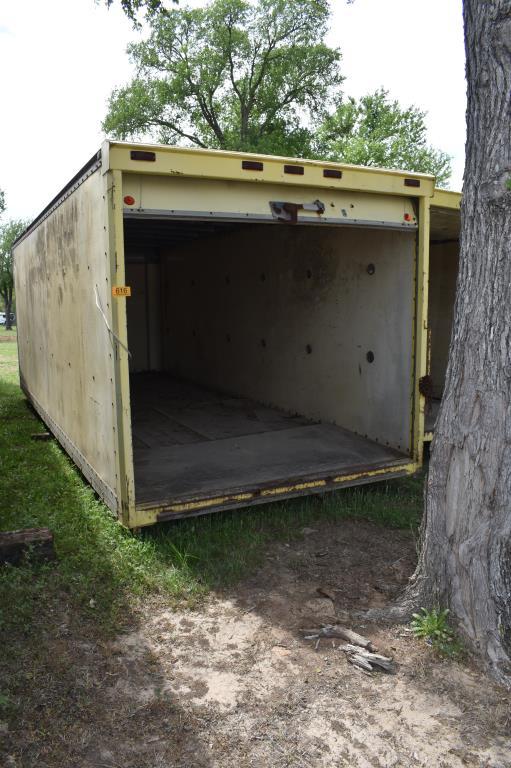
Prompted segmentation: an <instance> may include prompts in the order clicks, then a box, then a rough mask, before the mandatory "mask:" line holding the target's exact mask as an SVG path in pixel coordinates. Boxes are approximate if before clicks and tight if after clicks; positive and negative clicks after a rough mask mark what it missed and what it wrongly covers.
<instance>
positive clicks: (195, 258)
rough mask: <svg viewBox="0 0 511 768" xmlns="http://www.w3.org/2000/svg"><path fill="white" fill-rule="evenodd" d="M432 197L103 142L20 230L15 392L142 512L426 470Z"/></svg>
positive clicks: (416, 188)
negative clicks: (423, 384)
mask: <svg viewBox="0 0 511 768" xmlns="http://www.w3.org/2000/svg"><path fill="white" fill-rule="evenodd" d="M433 192H434V180H433V178H432V177H429V176H425V175H420V174H408V173H404V172H398V171H388V170H378V169H369V168H358V167H354V166H344V165H338V164H334V163H322V162H317V161H309V160H299V159H288V158H279V157H265V156H256V155H246V154H242V153H234V152H218V151H209V150H198V149H183V148H178V147H169V146H154V145H141V144H127V143H117V142H106V143H105V144H104V145H103V147H102V148H101V150H100V152H98V153H97V154H96V155H95V156H94V157H93V158H92V159H91V160H90V161H89V163H88V164H87V165H86V166H85V167H84V168H83V169H82V170H81V171H80V173H78V174H77V175H76V176H75V177H74V178H73V179H72V181H71V182H70V183H69V185H67V186H66V188H65V189H64V190H62V191H61V192H60V193H59V194H58V195H57V196H56V197H55V199H54V200H53V201H52V202H51V203H50V204H49V205H48V207H47V208H46V209H45V210H44V211H43V212H42V213H41V214H40V215H39V216H38V217H37V218H36V219H35V221H34V222H33V223H32V224H31V225H30V226H29V227H28V229H27V231H26V232H25V233H24V234H23V235H22V237H21V238H20V239H19V240H18V242H17V243H16V246H15V281H16V293H17V315H18V344H19V353H20V374H21V383H22V387H23V389H24V392H25V393H26V395H27V397H28V398H29V399H30V401H31V402H32V403H33V405H34V407H35V408H36V410H37V411H38V412H39V414H40V415H41V418H42V419H43V420H44V421H45V422H46V424H47V425H48V427H49V429H50V430H51V431H52V432H53V433H54V434H55V436H56V437H57V439H58V440H59V441H60V442H61V444H62V446H63V447H64V449H65V450H66V451H67V452H68V453H69V455H70V456H71V457H72V458H73V460H74V461H75V462H76V464H77V465H78V466H79V467H80V469H81V470H82V472H83V474H84V475H85V476H86V477H87V479H88V480H89V482H90V483H91V484H92V485H93V487H94V488H95V489H96V491H97V492H98V493H99V494H100V495H101V496H102V498H103V499H104V500H105V502H106V504H107V505H108V506H109V507H110V509H111V510H112V511H113V512H114V513H115V514H117V515H118V517H119V519H120V520H121V521H122V522H123V523H124V524H125V525H127V526H129V527H132V528H135V527H139V526H144V525H149V524H151V523H154V522H157V521H161V520H167V519H170V518H176V517H183V516H186V515H194V514H202V513H205V512H208V511H214V510H219V509H226V508H232V507H241V506H249V505H252V504H260V503H264V502H268V501H273V500H276V499H281V498H287V497H291V496H297V495H301V494H307V493H318V492H324V491H330V490H335V489H338V488H341V487H343V486H349V485H356V484H361V483H368V482H372V481H374V480H381V479H387V478H391V477H397V476H401V475H404V474H407V473H411V472H414V471H415V470H416V469H417V468H418V466H419V465H420V462H421V456H422V444H423V439H424V397H423V396H422V395H421V394H420V393H419V380H420V379H421V378H422V377H423V376H424V375H425V374H426V365H427V287H428V282H427V280H428V252H429V243H430V229H429V213H430V198H431V197H432V195H433Z"/></svg>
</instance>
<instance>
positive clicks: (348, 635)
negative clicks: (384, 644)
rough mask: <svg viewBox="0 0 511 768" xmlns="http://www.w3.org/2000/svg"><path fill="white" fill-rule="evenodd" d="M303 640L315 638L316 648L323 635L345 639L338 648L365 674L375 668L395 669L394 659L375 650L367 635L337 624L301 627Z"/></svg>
mask: <svg viewBox="0 0 511 768" xmlns="http://www.w3.org/2000/svg"><path fill="white" fill-rule="evenodd" d="M302 632H303V633H304V640H315V641H316V643H315V646H314V649H315V650H318V647H319V642H320V640H321V638H323V637H329V638H334V637H340V638H341V639H342V640H347V641H348V642H347V643H346V644H345V645H340V646H339V648H338V650H340V651H343V652H344V653H345V654H346V658H347V660H348V662H349V663H350V664H353V666H355V667H358V669H360V670H362V672H364V673H365V674H372V673H373V672H375V671H376V670H380V671H381V670H383V671H384V672H390V673H391V674H393V673H394V672H395V671H396V669H395V664H394V660H393V659H392V657H390V656H383V655H382V654H381V653H377V652H376V648H375V647H374V645H373V644H372V643H371V641H370V640H368V639H367V637H363V636H362V635H359V634H358V633H357V632H353V630H352V629H348V627H342V626H340V625H339V624H324V625H323V626H322V627H320V628H319V629H302Z"/></svg>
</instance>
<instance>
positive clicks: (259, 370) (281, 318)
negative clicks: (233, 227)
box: [164, 224, 416, 451]
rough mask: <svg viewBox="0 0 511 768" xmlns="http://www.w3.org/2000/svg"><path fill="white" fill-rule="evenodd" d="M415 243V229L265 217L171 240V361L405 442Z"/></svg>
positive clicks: (286, 405) (222, 384) (219, 383)
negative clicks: (188, 239) (180, 241)
mask: <svg viewBox="0 0 511 768" xmlns="http://www.w3.org/2000/svg"><path fill="white" fill-rule="evenodd" d="M415 248H416V243H415V234H414V233H413V232H394V231H388V230H382V231H375V230H363V229H343V228H324V229H322V230H318V229H317V228H316V227H308V226H299V227H293V226H286V225H277V226H276V225H262V224H255V225H246V227H245V228H240V229H238V230H237V231H236V232H232V233H228V234H219V235H217V236H216V237H211V238H204V239H201V240H199V241H197V242H195V243H190V244H188V245H184V246H178V247H176V246H175V247H173V248H172V249H170V250H167V253H166V256H165V258H164V273H165V296H166V301H165V302H164V304H165V308H166V321H165V324H166V327H167V329H168V330H167V335H166V350H165V351H166V358H165V360H166V367H167V368H168V369H169V370H170V371H173V372H175V373H176V374H177V375H179V376H182V377H185V378H190V379H192V380H194V381H197V382H198V383H200V384H203V385H206V386H210V387H213V388H218V389H220V390H223V391H226V392H232V393H233V394H239V395H242V396H245V397H250V398H253V399H255V400H259V401H261V402H264V403H268V404H270V405H274V406H277V407H279V408H283V409H285V410H287V411H290V412H297V413H300V414H302V415H304V416H306V417H308V418H311V419H316V420H321V421H325V422H331V423H334V424H337V425H338V426H341V427H344V428H346V429H349V430H352V431H354V432H356V433H358V434H360V435H363V436H367V437H369V438H372V439H373V440H378V441H380V442H381V443H383V444H384V445H389V446H391V447H393V448H396V449H398V450H404V451H406V450H409V448H410V439H411V438H410V434H411V412H412V389H413V382H412V371H413V360H412V354H413V321H414V291H415V281H414V279H415ZM371 359H372V362H371Z"/></svg>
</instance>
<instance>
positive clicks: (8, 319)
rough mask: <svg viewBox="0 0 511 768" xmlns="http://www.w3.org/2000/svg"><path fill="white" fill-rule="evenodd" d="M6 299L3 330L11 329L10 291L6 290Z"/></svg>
mask: <svg viewBox="0 0 511 768" xmlns="http://www.w3.org/2000/svg"><path fill="white" fill-rule="evenodd" d="M6 296H7V298H6V300H5V330H6V331H10V330H11V329H12V320H11V310H12V289H11V290H9V289H7V294H6Z"/></svg>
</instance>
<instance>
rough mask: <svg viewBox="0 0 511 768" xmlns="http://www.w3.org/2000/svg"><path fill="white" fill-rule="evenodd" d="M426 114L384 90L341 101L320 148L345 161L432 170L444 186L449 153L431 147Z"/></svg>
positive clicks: (319, 138) (448, 171)
mask: <svg viewBox="0 0 511 768" xmlns="http://www.w3.org/2000/svg"><path fill="white" fill-rule="evenodd" d="M425 117H426V113H425V112H422V111H421V110H420V109H418V108H417V107H414V106H411V107H406V108H403V107H401V106H400V104H399V102H397V101H391V99H390V98H389V94H388V91H386V90H384V89H383V88H380V89H379V90H377V91H375V92H374V93H371V94H368V95H367V96H363V97H362V98H361V99H360V100H359V101H356V100H355V99H353V98H350V99H348V100H347V101H345V102H343V103H341V104H340V105H339V106H338V107H337V109H336V110H335V112H334V113H333V114H331V115H329V116H328V117H327V118H326V120H325V121H324V122H323V124H322V125H321V127H320V129H319V131H318V135H317V140H316V152H317V154H318V155H319V156H320V157H324V158H327V159H330V160H337V161H339V162H343V163H353V164H354V165H374V166H378V167H380V168H404V169H406V170H408V171H419V172H421V173H431V174H433V175H434V176H436V180H437V181H436V183H437V185H438V186H445V185H446V183H447V182H448V180H449V178H450V175H451V163H450V157H449V156H448V155H447V154H445V152H441V151H440V150H438V149H434V148H433V147H430V146H428V144H427V129H426V123H425Z"/></svg>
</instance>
